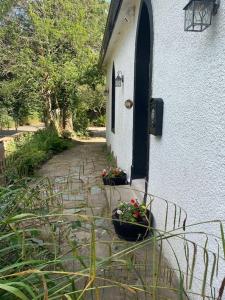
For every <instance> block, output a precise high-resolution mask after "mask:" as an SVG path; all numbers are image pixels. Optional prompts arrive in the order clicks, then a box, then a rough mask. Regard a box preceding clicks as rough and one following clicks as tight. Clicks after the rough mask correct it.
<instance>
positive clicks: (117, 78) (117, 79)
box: [115, 75, 122, 87]
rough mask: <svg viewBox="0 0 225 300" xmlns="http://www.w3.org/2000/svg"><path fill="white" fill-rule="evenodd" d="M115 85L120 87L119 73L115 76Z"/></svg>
mask: <svg viewBox="0 0 225 300" xmlns="http://www.w3.org/2000/svg"><path fill="white" fill-rule="evenodd" d="M115 86H116V87H121V86H122V78H121V77H120V76H119V75H118V76H117V77H116V80H115Z"/></svg>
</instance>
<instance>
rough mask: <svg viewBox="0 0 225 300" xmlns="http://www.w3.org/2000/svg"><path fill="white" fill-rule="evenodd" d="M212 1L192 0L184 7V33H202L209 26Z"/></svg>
mask: <svg viewBox="0 0 225 300" xmlns="http://www.w3.org/2000/svg"><path fill="white" fill-rule="evenodd" d="M213 7H214V0H192V1H190V2H189V3H188V5H186V7H185V8H184V10H185V25H184V27H185V31H199V32H201V31H203V30H205V29H206V28H207V27H209V26H210V25H211V22H212V14H213Z"/></svg>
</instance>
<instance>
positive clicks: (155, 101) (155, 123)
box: [149, 98, 164, 136]
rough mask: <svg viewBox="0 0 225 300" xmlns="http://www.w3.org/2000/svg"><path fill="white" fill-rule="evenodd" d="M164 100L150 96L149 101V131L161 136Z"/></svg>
mask: <svg viewBox="0 0 225 300" xmlns="http://www.w3.org/2000/svg"><path fill="white" fill-rule="evenodd" d="M163 110H164V102H163V100H162V99H160V98H152V99H151V102H150V124H149V133H150V134H153V135H155V136H162V128H163Z"/></svg>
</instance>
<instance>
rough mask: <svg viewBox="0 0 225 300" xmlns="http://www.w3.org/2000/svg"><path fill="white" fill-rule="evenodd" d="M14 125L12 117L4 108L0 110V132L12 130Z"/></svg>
mask: <svg viewBox="0 0 225 300" xmlns="http://www.w3.org/2000/svg"><path fill="white" fill-rule="evenodd" d="M13 125H14V122H13V119H12V117H10V116H9V115H8V113H7V111H6V109H4V108H0V130H2V129H6V128H10V127H12V126H13Z"/></svg>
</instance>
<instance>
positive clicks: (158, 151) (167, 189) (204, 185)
mask: <svg viewBox="0 0 225 300" xmlns="http://www.w3.org/2000/svg"><path fill="white" fill-rule="evenodd" d="M128 2H129V1H126V0H124V3H125V5H126V3H128ZM187 2H188V1H186V0H169V1H165V0H157V1H152V6H153V18H154V57H153V83H152V90H153V97H156V98H162V99H163V100H164V103H165V111H164V124H163V135H162V137H161V138H158V137H154V136H150V159H149V164H150V167H149V192H151V193H152V194H154V195H157V196H159V197H162V198H165V199H168V200H171V201H173V202H175V203H176V204H178V205H180V206H181V207H182V208H184V209H185V210H186V211H187V214H188V224H191V223H196V222H201V221H206V220H211V219H222V220H223V219H224V216H225V204H224V200H225V99H224V97H225V35H224V32H225V2H224V1H221V7H220V9H219V12H218V14H217V15H216V16H215V17H214V18H213V25H212V26H211V27H209V28H208V29H207V30H206V31H204V32H202V33H187V32H184V29H183V27H184V13H183V11H182V9H183V7H184V6H185V4H187ZM132 3H133V5H136V10H135V16H134V17H133V18H132V19H131V18H130V20H129V22H126V21H125V22H123V24H122V26H120V31H119V32H120V34H119V35H118V36H117V37H116V38H115V34H114V38H115V41H116V42H115V43H114V42H113V43H114V44H112V42H111V45H110V47H109V48H110V50H109V51H108V54H107V56H108V58H107V59H106V64H107V85H108V87H109V88H110V94H109V100H108V102H107V120H108V121H107V142H108V144H109V145H111V149H112V151H113V152H114V154H115V156H116V157H117V161H118V165H119V166H120V167H122V168H124V169H125V170H126V171H127V172H128V175H129V176H130V166H131V164H132V133H133V110H132V109H131V110H128V109H126V108H125V106H124V101H125V100H126V99H132V100H133V94H134V59H135V40H136V27H137V19H138V8H139V3H140V1H139V0H138V1H133V2H132ZM123 13H124V12H122V13H120V15H119V20H121V19H123V17H124V15H123ZM113 61H114V63H115V70H116V72H117V71H118V70H120V71H122V73H123V74H124V78H125V81H124V87H123V88H116V120H115V125H116V127H115V134H114V133H112V132H111V77H112V64H113ZM154 214H155V216H156V226H157V227H159V228H160V227H162V226H163V225H164V224H163V222H161V216H162V208H161V206H160V202H159V205H155V206H154ZM172 225H173V224H172V221H171V226H172ZM201 229H204V231H206V232H209V233H214V234H215V233H216V234H217V235H218V232H219V225H218V224H217V225H214V226H212V225H207V224H205V225H204V226H203V225H202V226H199V230H201ZM188 237H190V236H188ZM192 238H193V239H195V240H198V242H199V243H202V244H204V242H205V237H202V238H199V235H198V238H196V237H195V236H192ZM173 246H174V247H175V250H176V252H177V253H184V251H183V243H182V241H180V240H174V241H173ZM210 247H211V249H212V250H214V251H215V249H216V247H217V245H216V243H214V242H213V240H212V241H211V243H210ZM164 250H165V253H168V250H169V246H167V247H165V249H164ZM221 253H222V248H221ZM171 257H172V255H168V259H169V260H170V261H171ZM210 259H211V258H210ZM180 261H181V267H182V269H185V266H186V263H185V257H184V255H180ZM172 263H173V264H174V266H175V264H176V262H175V260H174V261H173V260H172ZM220 264H221V265H222V261H220ZM221 265H220V267H222V266H221ZM209 268H211V265H210V266H209ZM203 272H204V262H203V261H201V260H199V261H198V262H197V265H196V275H197V277H199V279H202V276H203ZM224 274H225V268H224V269H221V270H220V274H219V276H218V282H217V288H218V287H219V285H220V284H221V280H222V278H223V277H224ZM208 281H209V278H208ZM195 282H197V281H195ZM195 285H196V286H194V288H193V289H195V287H197V285H198V284H197V283H195ZM195 299H198V297H195ZM199 299H200V298H199Z"/></svg>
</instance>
